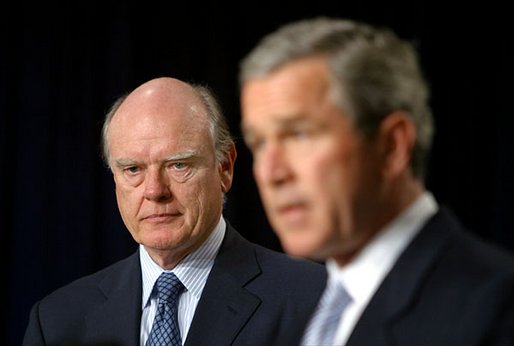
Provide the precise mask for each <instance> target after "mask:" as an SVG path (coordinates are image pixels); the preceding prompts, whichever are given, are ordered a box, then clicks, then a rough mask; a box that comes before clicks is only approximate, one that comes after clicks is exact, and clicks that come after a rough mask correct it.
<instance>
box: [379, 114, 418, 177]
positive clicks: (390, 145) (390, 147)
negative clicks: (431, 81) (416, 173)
mask: <svg viewBox="0 0 514 346" xmlns="http://www.w3.org/2000/svg"><path fill="white" fill-rule="evenodd" d="M379 138H380V146H381V152H382V157H383V165H382V173H383V175H384V177H385V178H386V179H392V178H394V177H397V176H399V175H402V174H404V173H406V172H407V171H409V170H410V160H411V156H412V151H413V149H414V144H415V143H416V127H415V125H414V122H413V120H412V118H411V117H410V116H409V115H408V114H406V113H405V112H403V111H396V112H393V113H391V114H389V115H388V116H387V117H386V118H385V119H384V120H383V121H382V123H381V125H380V129H379Z"/></svg>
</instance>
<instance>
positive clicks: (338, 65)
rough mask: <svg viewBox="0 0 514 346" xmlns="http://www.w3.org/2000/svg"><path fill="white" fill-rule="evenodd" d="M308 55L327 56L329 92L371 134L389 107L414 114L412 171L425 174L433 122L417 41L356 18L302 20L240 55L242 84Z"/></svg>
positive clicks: (357, 126)
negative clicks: (416, 45)
mask: <svg viewBox="0 0 514 346" xmlns="http://www.w3.org/2000/svg"><path fill="white" fill-rule="evenodd" d="M310 56H326V57H327V61H328V66H329V70H330V72H331V85H332V87H331V95H330V97H332V100H333V102H334V104H336V105H337V106H338V107H339V108H340V109H341V110H342V111H344V112H345V113H347V114H348V115H349V116H350V117H351V118H352V120H353V121H354V123H355V126H356V128H357V129H358V130H359V131H361V132H362V133H363V134H365V135H366V136H368V137H369V138H371V137H373V135H374V134H376V131H377V129H378V128H379V126H380V123H381V122H382V120H383V119H384V118H385V117H386V116H387V115H388V114H390V113H391V112H394V111H399V110H401V111H404V112H406V113H407V114H408V115H409V116H410V117H411V118H412V120H413V122H414V124H415V126H416V131H417V136H416V143H415V146H414V150H413V153H412V159H411V163H410V164H411V168H412V171H413V174H414V175H416V176H417V177H419V178H423V177H424V172H425V166H426V161H427V156H428V153H429V152H430V147H431V144H432V137H433V132H434V127H433V120H432V113H431V110H430V107H429V105H428V98H429V91H428V86H427V83H426V81H425V79H424V77H423V75H422V71H421V68H420V66H419V62H418V56H417V53H416V50H415V48H414V47H413V45H412V44H411V43H409V42H407V41H405V40H402V39H400V38H399V37H398V36H396V35H395V34H394V33H393V32H392V31H391V30H388V29H386V28H378V27H373V26H371V25H369V24H365V23H360V22H357V21H352V20H347V19H336V18H327V17H318V18H313V19H307V20H301V21H298V22H294V23H290V24H288V25H285V26H283V27H281V28H279V29H278V30H276V31H275V32H273V33H271V34H269V35H268V36H266V37H264V38H263V39H262V40H261V41H260V42H259V44H258V45H257V46H256V47H255V48H254V49H253V50H252V51H251V52H250V53H249V54H248V55H247V56H246V57H245V58H244V59H243V60H242V62H241V65H240V74H239V82H240V85H241V86H242V85H243V84H244V83H245V82H246V81H248V80H250V79H253V78H258V77H263V76H265V75H267V74H269V73H272V72H273V71H275V70H277V69H278V68H280V67H281V66H283V65H284V64H286V63H288V62H291V61H293V60H297V59H301V58H305V57H310Z"/></svg>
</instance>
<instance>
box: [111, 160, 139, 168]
mask: <svg viewBox="0 0 514 346" xmlns="http://www.w3.org/2000/svg"><path fill="white" fill-rule="evenodd" d="M114 163H115V164H116V166H117V167H127V166H134V165H137V164H138V162H137V161H136V160H132V159H116V160H114Z"/></svg>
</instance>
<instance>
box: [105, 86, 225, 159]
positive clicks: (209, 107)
mask: <svg viewBox="0 0 514 346" xmlns="http://www.w3.org/2000/svg"><path fill="white" fill-rule="evenodd" d="M189 85H190V86H191V88H193V90H194V91H195V93H196V94H197V95H198V97H199V99H200V100H201V101H202V104H203V106H204V107H205V111H206V112H207V118H208V121H209V131H210V133H211V138H212V141H213V145H214V154H215V157H216V160H217V161H218V162H219V163H224V162H225V161H226V160H227V158H228V155H229V153H230V149H231V147H232V145H234V140H233V138H232V135H231V133H230V129H229V126H228V123H227V121H226V119H225V117H224V115H223V113H222V111H221V107H220V105H219V102H218V101H217V99H216V97H215V96H214V94H213V92H212V91H211V89H210V88H208V87H207V86H204V85H197V84H189ZM128 95H129V94H128V93H127V94H124V95H122V96H120V97H119V98H118V99H117V100H116V101H115V102H114V103H113V104H112V106H111V108H110V109H109V111H108V112H107V114H106V115H105V120H104V123H103V127H102V137H101V148H102V156H103V160H104V162H105V163H106V164H107V166H109V167H110V157H111V153H110V150H109V126H110V124H111V121H112V119H113V117H114V115H115V114H116V112H117V111H118V109H119V108H120V106H121V104H122V103H123V101H125V99H126V98H127V96H128Z"/></svg>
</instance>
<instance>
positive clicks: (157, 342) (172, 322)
mask: <svg viewBox="0 0 514 346" xmlns="http://www.w3.org/2000/svg"><path fill="white" fill-rule="evenodd" d="M154 289H155V290H157V293H158V296H159V305H158V306H157V313H156V314H155V319H154V321H153V326H152V331H151V332H150V335H149V336H148V340H147V342H146V345H147V346H164V345H166V346H181V345H182V339H181V337H180V329H179V327H178V317H177V306H178V297H179V295H180V293H181V292H182V290H183V289H184V285H182V283H181V282H180V280H179V279H178V278H177V277H176V276H175V274H173V273H162V274H161V276H159V278H158V279H157V282H156V283H155V287H154Z"/></svg>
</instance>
